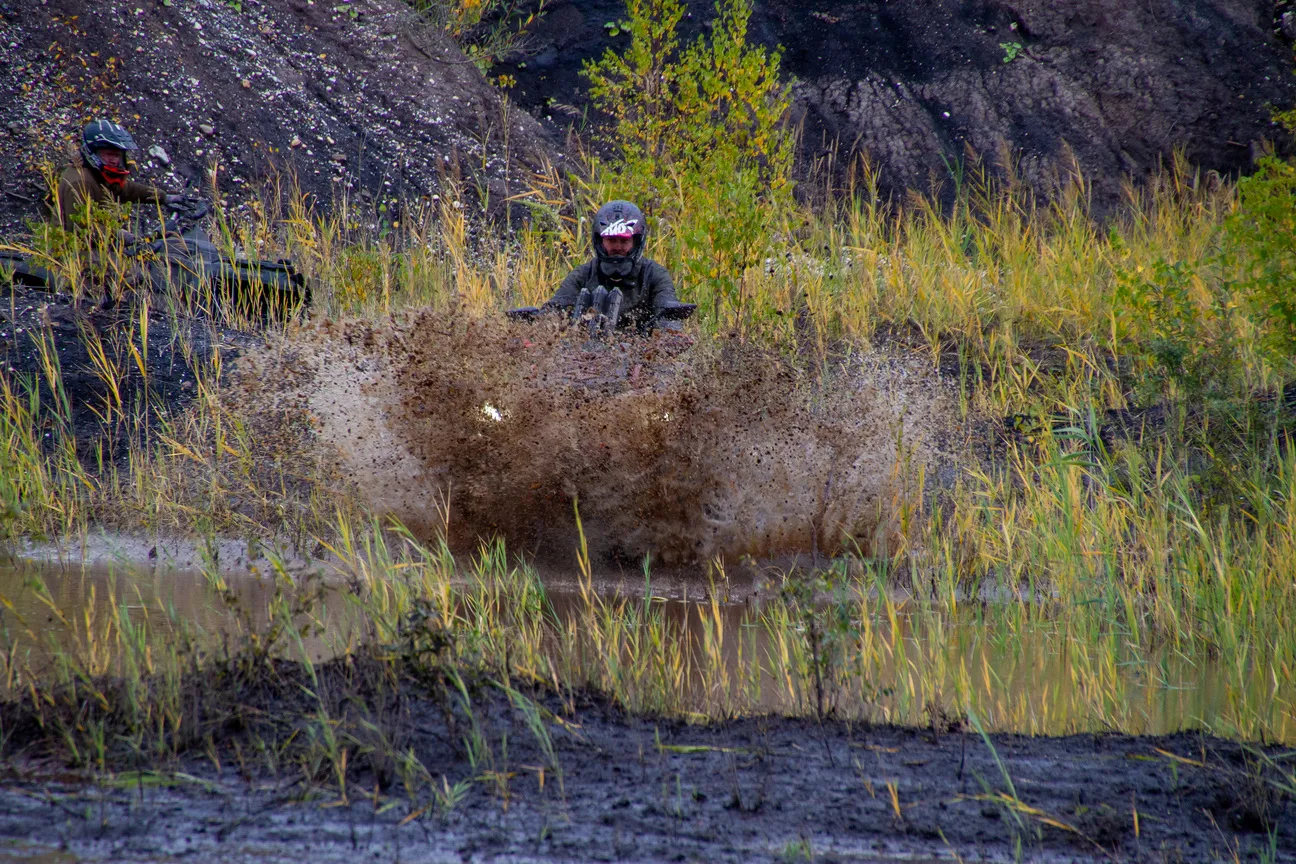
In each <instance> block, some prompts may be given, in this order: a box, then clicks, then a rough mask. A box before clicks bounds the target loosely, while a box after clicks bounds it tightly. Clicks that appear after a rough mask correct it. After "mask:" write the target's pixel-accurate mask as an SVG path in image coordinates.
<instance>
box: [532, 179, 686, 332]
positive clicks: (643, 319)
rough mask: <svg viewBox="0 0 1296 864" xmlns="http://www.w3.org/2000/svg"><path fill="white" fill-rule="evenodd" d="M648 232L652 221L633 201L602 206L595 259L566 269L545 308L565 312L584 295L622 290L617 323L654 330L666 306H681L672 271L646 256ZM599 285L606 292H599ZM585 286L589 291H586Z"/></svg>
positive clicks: (595, 234)
mask: <svg viewBox="0 0 1296 864" xmlns="http://www.w3.org/2000/svg"><path fill="white" fill-rule="evenodd" d="M647 236H648V225H647V223H646V222H645V221H644V215H643V213H642V212H641V211H640V210H639V208H638V207H636V206H635V205H633V204H631V203H630V202H629V201H609V202H608V203H607V204H604V205H603V206H602V207H600V208H599V211H598V213H596V214H595V215H594V230H593V238H592V242H591V245H592V246H593V247H594V259H593V260H592V261H587V262H586V263H584V264H582V265H581V266H579V267H577V268H576V269H575V270H573V271H572V272H571V273H568V274H567V278H566V279H564V280H563V282H562V286H561V287H559V289H558V293H556V294H554V296H553V297H552V298H550V300H549V302H548V303H546V304H545V308H548V309H560V310H564V311H566V310H570V309H573V308H578V307H580V306H581V304H582V303H583V302H586V300H585V299H583V298H586V297H588V296H595V297H597V296H606V295H607V294H611V292H613V291H615V290H618V289H619V290H620V292H621V293H620V295H617V296H620V298H621V303H620V309H619V311H620V318H619V319H618V320H617V326H618V327H625V326H628V325H635V326H636V327H638V328H639V329H640V330H649V329H651V328H652V326H653V325H654V324H655V323H656V322H657V320H658V318H660V317H661V315H662V312H663V310H665V309H666V308H667V307H669V306H673V305H674V306H678V305H679V304H678V302H677V301H676V299H675V285H674V283H673V282H672V281H671V277H670V273H668V272H666V268H665V267H663V266H662V265H660V264H658V263H657V262H656V261H652V260H650V259H648V258H644V257H643V250H644V241H645V240H646V239H647ZM600 289H602V290H603V292H604V294H603V295H600V294H599V290H600ZM583 290H585V291H588V292H589V295H584V294H583V293H582V291H583ZM596 303H597V301H596ZM599 311H602V310H599ZM614 317H615V316H614Z"/></svg>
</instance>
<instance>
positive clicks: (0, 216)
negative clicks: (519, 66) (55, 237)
mask: <svg viewBox="0 0 1296 864" xmlns="http://www.w3.org/2000/svg"><path fill="white" fill-rule="evenodd" d="M0 68H3V69H4V70H5V73H4V75H3V76H0V141H3V142H4V144H5V146H6V149H7V150H8V151H9V152H10V153H11V154H15V155H16V158H13V157H12V156H11V162H10V165H11V167H10V168H9V169H8V170H6V171H4V172H2V173H0V189H2V190H3V192H2V194H0V199H2V203H0V232H3V231H6V230H12V229H13V228H14V227H16V225H17V223H18V222H19V221H20V220H21V219H22V218H25V217H27V216H30V215H31V214H32V213H34V212H36V211H37V209H38V203H37V202H39V200H40V199H41V197H42V196H43V195H44V183H43V181H42V178H41V175H40V171H39V166H40V164H41V163H42V162H53V163H60V162H63V161H65V160H66V159H67V154H68V152H69V147H70V146H71V144H72V142H73V140H74V139H75V137H76V136H77V135H78V134H79V130H80V127H81V125H82V124H83V123H84V122H85V121H86V120H88V119H91V118H93V117H96V116H101V115H102V116H109V117H115V118H118V119H120V120H121V121H122V122H123V123H125V124H127V125H128V126H129V127H130V128H131V129H132V131H133V132H134V134H135V137H136V140H137V141H138V142H139V144H140V146H141V148H142V150H143V151H145V152H141V153H140V154H139V156H140V160H139V162H140V168H141V171H142V173H143V174H144V175H145V176H146V177H149V178H151V179H152V180H153V181H155V182H161V183H164V184H166V185H169V186H171V187H172V188H178V187H179V186H181V185H182V184H185V183H189V184H196V183H199V182H202V181H203V178H204V177H206V176H208V171H209V169H210V168H211V167H212V166H214V165H215V166H219V168H218V171H217V174H216V177H217V185H218V187H219V188H220V190H221V191H222V192H223V193H226V194H228V193H235V194H237V192H238V190H239V189H240V187H246V186H247V185H248V184H249V182H250V181H252V180H254V179H256V178H259V177H263V176H265V175H266V174H267V173H268V172H269V171H270V170H271V169H274V168H280V169H282V168H291V169H293V171H294V172H295V174H296V176H297V177H298V179H299V180H300V182H301V184H302V186H303V187H304V189H305V190H306V191H309V192H311V193H312V194H313V195H315V196H316V198H317V199H318V200H319V201H321V202H323V203H325V204H327V203H328V202H330V201H332V200H333V199H334V197H335V196H336V195H337V194H338V193H340V192H342V191H347V192H350V193H351V195H352V197H353V198H354V199H356V200H360V201H373V200H375V199H377V198H379V197H383V196H388V197H396V198H401V199H405V198H409V197H417V196H420V195H430V194H434V193H435V191H436V190H437V189H438V188H439V187H440V185H441V182H442V175H443V174H444V173H445V172H446V171H448V170H449V171H454V170H461V171H463V172H464V173H465V174H468V175H470V176H471V178H472V180H473V181H474V187H475V188H478V189H481V190H483V191H485V190H489V192H490V197H491V198H492V199H493V201H494V202H499V201H500V200H502V199H503V198H504V197H506V193H507V191H508V184H509V182H510V179H511V177H516V176H525V175H526V174H527V173H528V172H529V169H530V167H532V166H534V165H536V164H538V162H539V161H540V160H541V159H542V158H544V157H545V156H549V157H550V158H559V157H558V156H557V154H556V153H555V152H554V151H553V149H552V148H550V147H549V145H548V144H547V143H546V142H545V141H544V140H543V137H542V135H541V132H540V129H539V126H538V125H537V124H536V122H535V121H534V120H533V119H532V118H531V117H530V116H529V115H527V114H526V113H525V112H522V111H518V110H512V111H510V112H509V115H508V118H507V121H506V119H505V114H504V105H503V102H502V101H501V99H500V98H499V95H498V92H497V91H496V90H494V89H493V88H492V87H490V86H489V85H488V84H487V83H486V81H485V79H484V78H483V77H482V76H481V74H480V73H479V72H478V71H477V69H476V67H474V66H473V65H471V63H469V62H468V61H467V60H466V59H465V58H464V56H463V54H462V53H461V52H460V51H459V50H458V48H457V47H456V46H455V45H453V44H452V43H449V42H448V41H447V40H444V39H443V38H442V37H441V36H440V34H438V33H436V32H434V31H428V29H427V28H425V27H421V26H418V22H417V21H416V19H414V18H413V16H412V15H411V14H410V12H409V8H408V6H406V5H405V4H404V3H403V2H401V0H95V2H86V0H0ZM506 122H507V124H508V126H507V135H506V134H505V129H506V126H505V124H506ZM506 139H507V147H506V146H505V140H506Z"/></svg>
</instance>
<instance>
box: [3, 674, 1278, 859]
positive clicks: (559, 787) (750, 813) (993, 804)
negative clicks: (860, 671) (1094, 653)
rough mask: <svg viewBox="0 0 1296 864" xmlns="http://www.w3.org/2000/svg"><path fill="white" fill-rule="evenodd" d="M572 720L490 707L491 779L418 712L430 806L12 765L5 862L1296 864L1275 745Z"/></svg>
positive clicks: (230, 765) (241, 765)
mask: <svg viewBox="0 0 1296 864" xmlns="http://www.w3.org/2000/svg"><path fill="white" fill-rule="evenodd" d="M326 677H327V676H326ZM325 686H328V685H327V684H326V685H325ZM575 701H576V708H577V710H576V711H575V713H566V711H565V709H564V706H563V704H562V700H558V699H553V698H550V699H547V700H546V699H544V698H542V699H541V702H542V704H544V705H545V706H546V707H547V708H548V709H550V710H553V711H555V712H558V714H559V715H560V716H561V715H564V714H566V716H565V719H564V720H563V721H562V722H561V723H558V722H554V723H550V724H548V725H547V732H546V736H547V738H546V740H547V741H548V742H550V744H551V749H550V748H545V747H542V746H539V745H538V744H537V741H538V740H540V739H538V738H537V737H536V735H535V734H534V733H533V732H532V731H531V728H530V727H529V726H528V724H527V722H526V720H525V718H524V716H523V715H522V713H521V712H518V711H516V710H515V709H513V708H512V707H510V705H509V703H508V702H507V700H504V699H503V698H502V697H500V696H499V694H498V692H496V693H495V695H494V696H492V695H491V694H489V693H486V694H484V695H480V696H478V697H477V701H476V703H475V705H476V710H477V717H478V722H479V724H480V726H479V728H478V731H479V732H480V734H481V736H482V740H484V741H485V742H486V744H487V747H488V749H489V753H490V756H489V759H487V757H486V756H484V755H479V760H482V761H479V762H478V764H476V765H475V766H474V765H472V764H471V763H470V761H469V759H468V758H467V755H466V751H465V746H464V741H465V737H464V736H466V735H468V734H469V727H468V726H467V725H464V724H465V722H466V721H465V720H464V718H463V716H462V715H459V721H460V724H461V725H460V726H459V727H458V728H453V727H447V724H446V720H445V718H446V715H445V714H444V713H443V712H442V710H441V708H439V707H438V706H437V705H435V704H433V703H432V702H430V701H427V700H415V701H413V702H411V703H408V704H407V705H406V709H407V713H403V714H401V715H398V717H397V718H396V719H397V720H398V722H399V724H400V726H401V730H400V732H401V739H400V743H401V745H402V747H405V748H408V750H407V752H408V753H409V754H410V755H411V756H413V757H415V758H417V759H418V761H419V762H420V763H421V764H422V765H423V766H426V768H427V770H428V772H429V774H430V778H428V779H429V780H430V784H431V786H430V788H429V786H427V785H425V783H424V782H423V781H422V780H420V781H419V782H418V783H417V784H416V786H415V789H414V791H413V793H412V794H409V793H407V792H406V791H405V789H404V788H403V786H402V782H401V780H400V778H399V777H398V776H397V775H395V774H391V775H390V776H382V772H379V773H377V774H375V773H373V772H370V771H366V770H359V771H353V772H352V773H351V774H350V775H349V776H348V782H347V800H348V802H349V803H342V802H341V801H340V798H339V796H338V793H337V787H336V784H331V783H330V782H329V781H328V780H324V779H321V781H320V782H319V783H314V782H311V783H303V782H302V774H301V766H299V765H297V764H291V765H290V764H284V765H283V766H282V770H281V771H279V772H277V773H271V772H267V771H265V770H263V769H261V768H258V767H256V764H255V763H257V762H258V761H259V757H252V756H250V755H249V754H250V751H247V750H244V751H243V755H242V756H240V755H238V754H237V753H236V752H235V751H234V750H232V749H230V748H228V747H222V748H218V749H216V750H213V751H212V752H211V755H210V756H209V757H207V758H203V759H186V760H183V761H181V762H179V763H177V764H174V765H172V766H168V769H167V770H165V771H161V772H158V773H153V772H147V773H145V774H142V775H140V774H125V773H123V774H118V775H116V776H115V777H112V776H108V777H101V778H100V779H98V780H94V779H92V778H90V777H88V776H87V775H84V774H81V773H78V772H73V771H68V770H66V769H62V768H60V767H58V766H57V765H56V764H53V763H50V762H49V761H45V760H41V759H34V758H21V757H19V758H12V759H10V760H8V761H7V762H6V763H5V764H4V766H3V768H2V769H0V771H2V774H0V776H3V787H2V788H0V838H4V843H5V845H2V846H0V856H3V855H4V854H5V852H9V853H10V854H15V855H32V854H35V853H39V852H50V853H52V852H53V851H55V850H58V851H61V852H62V853H64V854H68V855H70V856H74V860H84V861H145V860H150V861H151V860H156V859H158V858H171V857H173V856H175V857H184V858H185V859H186V860H191V861H249V862H251V861H257V862H264V861H300V860H304V859H305V858H309V859H310V860H312V861H320V862H330V861H337V862H344V861H345V862H352V861H355V860H357V859H358V858H363V859H364V860H375V861H398V860H399V861H466V860H471V861H490V860H503V859H507V860H522V861H529V860H536V861H540V860H543V861H551V860H554V861H609V860H635V861H685V860H706V861H734V862H745V861H787V860H822V861H878V860H914V859H918V860H925V859H938V858H939V859H947V858H949V857H951V856H952V855H957V856H959V857H960V858H961V859H971V858H974V857H975V858H979V859H982V860H992V861H1011V860H1014V859H1016V860H1021V859H1022V858H1023V857H1025V858H1026V859H1029V860H1044V861H1073V860H1097V859H1114V860H1171V861H1210V860H1222V859H1224V860H1237V859H1241V860H1248V859H1251V858H1254V857H1255V856H1257V855H1260V854H1270V853H1271V852H1275V851H1276V854H1277V858H1276V860H1283V861H1289V860H1296V819H1293V818H1292V805H1291V804H1290V802H1289V801H1288V800H1287V798H1286V796H1284V795H1283V794H1281V793H1280V792H1278V791H1277V789H1276V788H1275V786H1274V785H1272V784H1273V783H1274V782H1282V778H1281V777H1280V775H1278V774H1277V773H1275V772H1274V771H1273V770H1272V768H1271V767H1267V766H1266V764H1265V761H1264V757H1270V758H1272V757H1275V756H1278V755H1279V754H1277V752H1276V751H1273V750H1270V749H1266V748H1263V747H1259V748H1254V749H1251V748H1247V747H1244V746H1242V745H1239V744H1234V743H1229V742H1224V741H1220V740H1218V739H1213V738H1209V737H1203V736H1198V735H1194V734H1180V735H1174V736H1169V737H1163V738H1131V737H1123V736H1116V735H1082V736H1071V737H1065V738H1023V737H1018V736H1007V735H994V736H991V737H990V738H989V742H988V743H987V742H986V741H985V740H983V739H982V738H981V737H980V736H979V735H977V734H976V733H975V732H970V733H969V732H966V731H964V729H963V728H962V727H961V726H957V725H956V727H955V728H953V729H950V728H949V727H948V725H947V726H946V727H945V728H944V729H943V730H941V731H937V730H933V729H901V728H894V727H867V726H854V727H851V726H847V725H843V724H840V723H836V722H831V721H830V722H827V723H825V724H823V725H822V726H821V725H819V724H817V723H815V722H814V721H810V720H785V719H777V718H764V719H762V718H756V719H750V720H743V721H738V722H733V723H727V724H718V725H712V726H688V725H684V724H680V723H676V722H665V721H655V720H652V719H636V718H630V717H626V716H624V715H623V714H621V713H620V712H619V711H618V710H616V709H615V708H613V707H611V706H609V705H607V704H606V703H603V702H600V701H598V700H594V699H588V698H584V697H580V696H577V697H575ZM938 725H939V723H938ZM505 737H507V746H506V747H505V745H504V741H505ZM356 761H360V760H353V764H354V763H355V762H356ZM173 772H178V773H173ZM474 778H475V779H474ZM432 789H437V790H438V791H437V792H436V793H435V794H434V793H433V792H432ZM1270 832H1272V833H1270ZM1235 856H1236V857H1235ZM1267 860H1275V859H1274V858H1268V859H1267Z"/></svg>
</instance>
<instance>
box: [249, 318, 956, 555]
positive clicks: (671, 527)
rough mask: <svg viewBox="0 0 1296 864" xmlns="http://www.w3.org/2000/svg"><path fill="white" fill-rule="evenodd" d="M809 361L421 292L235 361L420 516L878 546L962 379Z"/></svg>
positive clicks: (629, 542) (461, 534) (675, 540)
mask: <svg viewBox="0 0 1296 864" xmlns="http://www.w3.org/2000/svg"><path fill="white" fill-rule="evenodd" d="M804 365H805V364H803V363H800V362H796V361H793V360H792V359H789V358H788V357H784V356H780V355H778V354H776V353H772V352H770V351H768V350H763V349H758V348H755V347H753V346H751V345H749V344H741V343H739V342H738V341H737V340H732V341H722V342H718V343H710V342H698V341H695V340H694V339H693V338H692V337H690V336H688V335H686V334H684V333H677V332H667V333H659V334H656V335H654V336H652V337H650V338H634V339H628V340H626V341H624V342H620V343H617V344H612V345H605V344H601V343H592V342H586V341H584V340H583V339H582V338H581V337H580V335H579V334H578V333H577V332H576V331H573V330H568V329H567V328H564V327H561V326H559V325H558V324H556V323H553V324H540V325H519V324H510V323H506V322H497V321H493V320H466V319H463V318H461V317H459V316H455V315H453V314H447V313H437V312H433V311H430V310H424V311H420V312H417V313H413V314H411V315H410V316H408V317H407V318H405V319H403V320H393V321H391V322H389V323H386V324H384V325H381V326H373V325H367V324H355V323H352V324H332V323H325V324H322V325H320V326H318V327H316V328H314V329H311V330H309V331H305V332H302V333H299V334H297V335H295V336H293V337H290V338H289V340H288V341H287V342H286V343H285V344H284V345H282V346H279V348H278V349H277V350H276V351H274V352H269V353H266V354H263V355H261V356H259V357H250V358H248V359H247V360H246V361H245V362H244V364H243V368H242V369H241V372H242V373H243V374H242V376H241V378H240V380H241V382H242V383H241V386H242V387H244V388H245V389H246V391H247V392H246V394H245V396H246V397H247V403H248V404H258V405H281V404H289V403H291V404H305V405H306V406H307V407H308V410H309V411H310V413H311V416H312V422H313V424H314V427H315V429H316V433H317V438H318V440H319V442H321V443H323V444H325V445H326V446H331V447H333V448H336V451H337V455H338V458H339V460H340V464H341V468H342V473H343V474H344V476H346V477H347V478H348V479H349V480H350V481H351V482H352V483H354V485H355V486H356V488H358V489H359V490H360V491H361V492H362V493H363V494H364V495H365V496H366V497H367V498H368V500H369V502H370V503H371V504H372V505H374V506H375V507H376V508H377V509H379V510H380V511H385V512H388V513H391V514H392V515H395V516H397V517H398V518H400V519H401V520H402V521H403V522H405V523H406V524H407V525H409V526H410V527H411V528H412V529H413V530H414V531H415V532H416V533H418V534H421V535H423V536H433V535H434V534H435V532H436V531H438V530H440V529H441V528H442V526H443V525H445V524H447V521H448V525H449V536H450V537H451V541H452V546H455V547H458V548H464V547H466V546H467V547H470V546H472V545H475V543H476V541H477V540H479V539H480V538H484V537H501V538H503V539H505V540H506V541H507V543H508V545H509V548H510V549H511V550H517V551H524V552H526V553H528V554H531V555H534V556H536V557H538V558H540V559H545V558H556V559H560V560H562V561H563V562H564V563H569V562H570V561H571V555H572V550H573V548H574V546H575V544H576V543H577V542H578V535H577V532H576V525H575V519H574V517H573V506H572V505H573V502H574V501H576V502H579V507H580V513H581V517H582V520H583V522H584V527H585V532H586V536H587V538H588V540H589V544H590V551H591V555H592V556H594V557H595V558H596V559H601V560H604V561H614V562H615V561H621V562H624V563H627V564H633V563H636V562H638V561H640V560H641V559H642V557H643V556H644V555H651V556H652V558H653V560H654V561H658V562H662V563H689V562H697V561H708V560H711V559H713V558H716V557H723V558H724V559H726V560H736V559H738V558H740V557H741V556H744V555H750V556H753V557H757V558H769V557H774V556H779V555H787V554H799V553H825V554H832V553H834V552H837V551H840V550H842V549H843V548H854V547H859V548H860V549H861V550H863V551H865V552H868V551H869V550H872V549H874V548H876V547H878V546H879V545H881V544H884V543H886V542H888V541H889V539H890V538H891V537H892V535H893V534H894V532H895V530H896V524H895V522H896V518H897V513H898V511H899V508H900V507H902V506H905V505H906V504H911V503H914V499H915V498H916V495H917V493H918V491H919V490H920V488H921V478H923V477H925V476H930V475H931V474H932V473H933V468H934V467H935V466H936V465H937V464H938V463H941V462H942V461H943V460H944V459H945V457H944V456H943V455H942V451H943V447H944V444H945V442H947V441H948V440H949V439H950V436H951V433H952V432H953V430H954V429H955V424H954V422H953V418H954V416H955V412H954V408H953V400H952V399H951V397H950V394H949V392H948V388H947V387H946V386H945V385H943V384H942V383H941V382H940V381H939V380H938V379H937V378H936V376H935V375H934V373H932V372H930V371H929V370H928V369H926V368H924V366H923V364H921V363H920V362H919V361H917V360H915V359H910V360H905V359H902V358H899V357H897V356H890V355H885V354H881V353H876V354H866V355H863V356H856V357H854V358H851V359H847V360H843V361H840V362H838V363H836V364H834V366H833V369H832V370H831V371H829V372H827V373H824V374H822V375H818V374H817V375H813V376H812V375H809V374H806V373H805V372H803V371H799V370H801V369H802V368H804ZM289 371H291V372H292V373H293V374H291V375H290V374H288V372H289ZM285 400H286V401H285Z"/></svg>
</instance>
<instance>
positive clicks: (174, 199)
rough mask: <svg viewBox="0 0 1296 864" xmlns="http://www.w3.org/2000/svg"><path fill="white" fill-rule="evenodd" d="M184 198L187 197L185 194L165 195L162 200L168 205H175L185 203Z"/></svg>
mask: <svg viewBox="0 0 1296 864" xmlns="http://www.w3.org/2000/svg"><path fill="white" fill-rule="evenodd" d="M184 200H185V198H184V196H183V195H167V196H165V197H163V199H162V202H163V203H164V204H166V206H168V207H175V206H177V205H179V204H183V203H184Z"/></svg>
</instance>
